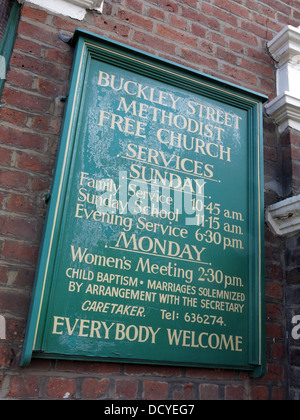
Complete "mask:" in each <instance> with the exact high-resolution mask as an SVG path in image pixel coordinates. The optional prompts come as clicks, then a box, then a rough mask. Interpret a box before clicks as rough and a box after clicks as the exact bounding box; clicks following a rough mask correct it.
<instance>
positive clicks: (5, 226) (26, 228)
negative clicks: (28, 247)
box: [0, 214, 36, 240]
mask: <svg viewBox="0 0 300 420" xmlns="http://www.w3.org/2000/svg"><path fill="white" fill-rule="evenodd" d="M0 232H1V234H2V235H9V236H14V237H15V238H17V239H27V240H30V239H34V238H35V237H36V223H35V222H33V221H32V220H27V219H23V218H21V217H14V216H8V215H3V214H2V215H0Z"/></svg>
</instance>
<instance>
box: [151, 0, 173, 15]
mask: <svg viewBox="0 0 300 420" xmlns="http://www.w3.org/2000/svg"><path fill="white" fill-rule="evenodd" d="M149 1H150V2H151V3H154V4H156V5H157V6H158V7H161V8H162V9H164V10H166V11H167V12H171V13H178V4H177V3H176V2H175V1H169V0H149Z"/></svg>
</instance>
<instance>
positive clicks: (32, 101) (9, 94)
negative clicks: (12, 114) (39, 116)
mask: <svg viewBox="0 0 300 420" xmlns="http://www.w3.org/2000/svg"><path fill="white" fill-rule="evenodd" d="M2 99H3V100H4V102H5V103H6V104H9V105H13V106H16V107H18V108H21V109H27V110H29V111H30V112H40V113H46V112H48V111H49V109H50V105H51V104H52V101H51V100H50V99H48V98H42V97H40V96H37V95H32V94H30V93H25V92H20V91H17V90H12V89H5V90H4V92H3V95H2Z"/></svg>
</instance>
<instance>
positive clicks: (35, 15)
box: [22, 6, 48, 23]
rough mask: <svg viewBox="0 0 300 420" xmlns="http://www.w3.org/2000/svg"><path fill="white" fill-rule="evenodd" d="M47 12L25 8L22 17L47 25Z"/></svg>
mask: <svg viewBox="0 0 300 420" xmlns="http://www.w3.org/2000/svg"><path fill="white" fill-rule="evenodd" d="M47 16H48V14H47V12H46V11H44V10H40V9H33V8H31V7H28V6H25V7H24V8H23V10H22V17H25V18H28V19H32V20H36V21H38V22H42V23H45V22H46V19H47Z"/></svg>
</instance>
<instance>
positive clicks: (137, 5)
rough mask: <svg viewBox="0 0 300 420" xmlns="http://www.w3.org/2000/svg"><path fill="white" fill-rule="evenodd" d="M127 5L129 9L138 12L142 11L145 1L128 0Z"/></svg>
mask: <svg viewBox="0 0 300 420" xmlns="http://www.w3.org/2000/svg"><path fill="white" fill-rule="evenodd" d="M125 6H126V7H128V8H129V9H132V10H135V11H136V12H139V13H142V12H143V8H144V2H143V1H142V0H126V1H125Z"/></svg>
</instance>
